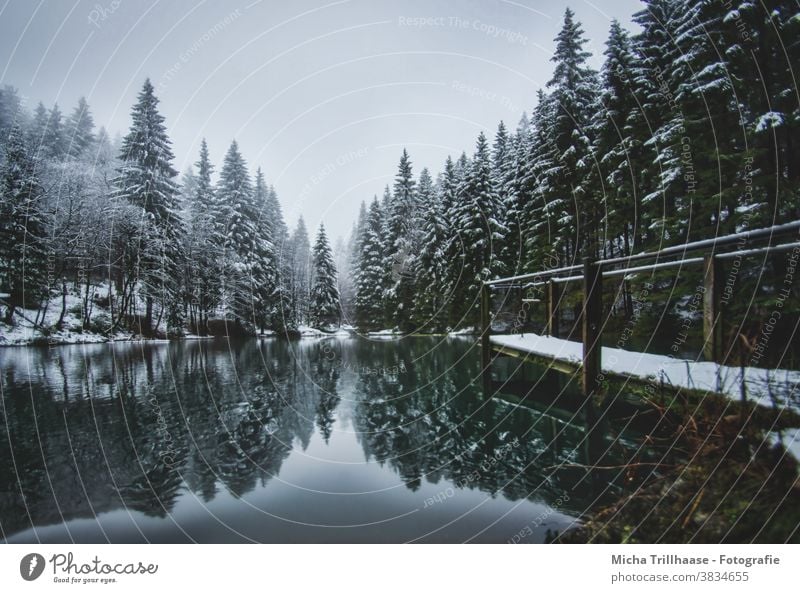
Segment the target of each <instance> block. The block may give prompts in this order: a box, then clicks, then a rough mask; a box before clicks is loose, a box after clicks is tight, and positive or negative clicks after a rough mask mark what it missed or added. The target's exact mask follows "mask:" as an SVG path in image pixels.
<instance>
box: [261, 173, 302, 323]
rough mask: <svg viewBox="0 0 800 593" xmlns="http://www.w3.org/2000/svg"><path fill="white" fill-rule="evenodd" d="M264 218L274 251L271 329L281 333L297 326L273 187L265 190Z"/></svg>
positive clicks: (285, 244)
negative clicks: (275, 267) (275, 268)
mask: <svg viewBox="0 0 800 593" xmlns="http://www.w3.org/2000/svg"><path fill="white" fill-rule="evenodd" d="M264 213H265V214H264V216H265V218H266V220H267V221H268V223H269V226H268V231H269V240H270V242H271V243H272V248H273V251H274V257H275V265H276V266H277V278H276V285H275V292H274V294H273V296H272V301H273V302H272V320H271V325H272V329H273V330H275V331H277V332H281V333H283V332H285V331H286V330H289V329H295V328H296V327H297V323H296V319H295V314H294V309H293V306H294V304H293V302H292V279H293V277H292V274H293V270H292V259H291V248H290V239H289V230H288V228H287V227H286V221H285V220H284V218H283V211H282V209H281V204H280V202H279V201H278V194H277V192H276V191H275V188H274V187H273V186H271V185H270V186H269V188H268V189H267V201H266V205H265V207H264Z"/></svg>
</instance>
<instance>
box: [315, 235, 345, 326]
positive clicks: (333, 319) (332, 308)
mask: <svg viewBox="0 0 800 593" xmlns="http://www.w3.org/2000/svg"><path fill="white" fill-rule="evenodd" d="M312 259H313V264H312V266H313V267H312V285H311V301H310V303H309V312H308V316H309V322H310V324H311V326H312V327H317V328H324V327H329V326H331V325H334V324H336V325H338V324H339V323H340V321H341V304H340V302H339V288H338V286H339V285H338V281H337V280H336V265H335V264H334V263H333V254H332V253H331V248H330V245H329V244H328V238H327V236H326V235H325V227H324V226H323V225H320V226H319V233H318V234H317V240H316V242H315V243H314V252H313V254H312Z"/></svg>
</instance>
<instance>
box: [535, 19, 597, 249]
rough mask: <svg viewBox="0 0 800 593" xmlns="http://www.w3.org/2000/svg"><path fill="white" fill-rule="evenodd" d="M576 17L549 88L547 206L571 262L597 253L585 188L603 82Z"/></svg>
mask: <svg viewBox="0 0 800 593" xmlns="http://www.w3.org/2000/svg"><path fill="white" fill-rule="evenodd" d="M574 16H575V15H574V13H573V12H572V11H571V10H570V9H569V8H567V9H566V11H565V12H564V24H563V26H562V28H561V31H560V32H559V34H558V36H557V37H556V39H555V41H556V50H555V53H554V54H553V57H552V58H551V61H552V62H554V63H555V68H554V70H553V77H552V78H551V79H550V81H549V82H548V83H547V86H548V88H550V89H551V91H550V96H549V100H550V101H552V105H553V114H552V115H553V119H552V129H551V132H550V133H551V134H552V143H553V144H552V149H553V152H552V154H551V156H550V158H551V159H552V163H553V166H552V167H551V168H549V169H547V170H546V177H547V178H546V179H545V180H544V202H545V204H546V206H545V207H546V210H547V214H548V219H549V221H550V224H551V225H552V226H551V230H552V235H551V236H552V239H553V246H554V247H555V249H556V250H557V251H558V252H560V254H561V255H562V256H563V258H564V260H565V261H574V260H575V258H576V257H579V255H580V254H581V253H582V252H583V253H584V254H585V255H590V254H591V252H592V251H593V250H595V249H596V247H595V245H594V244H593V239H594V237H595V227H596V225H595V221H594V220H593V218H592V213H593V212H594V210H595V209H594V207H593V205H592V204H591V203H590V196H589V195H588V194H587V191H586V190H587V188H585V187H584V185H583V183H582V182H583V180H584V178H585V175H586V174H587V172H588V171H589V162H588V159H587V158H586V157H587V155H588V154H589V152H590V143H591V141H590V138H589V135H588V131H589V121H590V118H591V109H592V106H593V105H594V102H595V97H596V92H597V76H596V73H595V72H594V71H593V70H591V69H590V68H589V67H588V66H587V65H586V61H587V59H588V58H589V56H590V54H589V52H587V51H586V50H585V49H584V44H585V43H586V38H585V37H584V33H583V29H581V26H580V23H577V22H576V21H575V20H574Z"/></svg>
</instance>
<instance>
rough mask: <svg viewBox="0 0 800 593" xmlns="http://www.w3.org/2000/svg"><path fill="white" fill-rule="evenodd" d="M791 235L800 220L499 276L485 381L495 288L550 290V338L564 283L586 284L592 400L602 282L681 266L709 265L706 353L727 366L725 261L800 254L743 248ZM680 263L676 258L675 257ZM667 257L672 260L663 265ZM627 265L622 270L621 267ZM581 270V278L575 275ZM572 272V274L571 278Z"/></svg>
mask: <svg viewBox="0 0 800 593" xmlns="http://www.w3.org/2000/svg"><path fill="white" fill-rule="evenodd" d="M791 233H800V221H796V222H790V223H787V224H782V225H776V226H772V227H769V228H764V229H755V230H752V231H745V232H742V233H736V234H732V235H724V236H722V237H716V238H714V239H706V240H703V241H694V242H691V243H685V244H683V245H674V246H672V247H667V248H664V249H661V250H659V251H654V252H649V253H648V252H643V253H637V254H633V255H630V256H627V257H616V258H610V259H605V260H602V259H601V260H595V259H592V258H586V259H585V260H584V262H583V264H582V265H573V266H565V267H561V268H554V269H549V270H542V271H541V272H537V273H535V274H519V275H517V276H509V277H507V278H499V279H497V280H491V281H487V282H484V283H483V285H482V288H481V325H482V328H481V329H482V332H481V338H482V339H481V347H482V350H483V352H482V363H483V367H484V369H483V372H484V377H485V378H487V380H488V378H489V377H490V369H489V366H490V364H491V356H490V347H491V345H490V343H489V335H490V333H491V322H492V315H491V309H492V302H491V295H492V292H493V291H494V290H500V289H512V288H520V289H528V288H536V287H540V286H544V287H545V293H544V299H543V300H544V303H545V308H546V323H545V331H546V333H547V334H548V335H551V336H554V337H557V336H558V335H559V327H558V322H559V311H558V305H559V302H560V300H561V296H562V294H563V290H564V289H563V288H559V285H561V284H566V283H568V282H577V281H579V280H581V281H583V307H582V310H581V325H582V332H581V333H582V341H583V363H582V369H583V378H582V384H583V391H584V395H586V396H587V398H591V396H592V395H595V394H597V392H598V389H599V384H598V382H597V377H598V376H599V374H600V371H599V369H601V368H602V367H601V361H600V352H601V348H600V342H601V328H602V323H601V322H602V310H603V302H602V281H603V279H604V278H614V277H619V276H627V275H629V274H636V273H640V272H652V271H656V270H663V269H668V268H676V267H687V266H696V265H702V267H703V336H704V347H703V352H704V354H705V356H706V359H708V360H711V361H713V362H717V363H722V362H723V361H722V360H721V359H722V358H723V352H722V350H723V336H722V310H721V302H720V295H721V292H720V291H721V290H722V288H723V287H722V282H723V279H722V276H723V274H722V266H723V262H725V261H727V260H731V259H736V258H741V257H752V256H754V255H765V256H766V255H774V254H777V253H782V252H787V251H792V250H800V242H798V241H792V242H789V243H780V244H777V245H772V244H770V245H766V246H762V247H755V248H751V249H742V246H744V245H746V244H749V243H752V242H754V241H762V240H764V239H768V240H770V242H771V241H772V240H773V239H774V238H777V237H782V236H785V235H788V234H791ZM731 245H737V246H739V249H737V250H734V251H723V252H722V253H719V252H718V251H717V250H718V249H720V248H724V247H730V246H731ZM697 252H703V255H702V256H701V257H691V258H687V257H684V256H685V255H686V254H688V253H697ZM676 256H677V257H678V259H672V258H674V257H676ZM653 259H655V260H656V261H655V262H654V263H650V264H645V265H638V266H631V265H630V264H631V262H641V261H647V260H653ZM659 259H667V260H668V261H658V260H659ZM620 265H624V267H622V268H618V269H608V268H615V267H616V266H620ZM578 271H581V272H582V273H580V274H575V272H578ZM566 274H571V275H566ZM538 300H539V299H536V298H530V297H526V298H524V299H523V302H525V303H530V302H538Z"/></svg>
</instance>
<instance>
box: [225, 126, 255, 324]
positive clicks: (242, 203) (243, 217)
mask: <svg viewBox="0 0 800 593" xmlns="http://www.w3.org/2000/svg"><path fill="white" fill-rule="evenodd" d="M217 201H218V203H219V204H220V206H221V207H222V212H223V213H224V214H223V220H224V225H223V231H222V232H223V258H222V261H223V267H224V272H223V275H222V278H223V302H222V305H223V309H224V311H225V314H226V316H227V317H230V318H231V319H233V320H234V321H236V323H237V324H238V330H239V331H245V332H251V331H253V330H254V328H255V327H256V322H257V321H258V319H256V315H257V312H256V307H257V306H258V304H259V302H258V299H257V298H256V295H255V294H254V291H253V278H252V274H253V272H254V263H255V262H254V258H255V255H256V253H258V251H259V249H258V242H259V238H258V229H257V226H256V225H257V221H258V211H257V208H256V203H255V199H254V194H253V186H252V183H251V181H250V174H249V173H248V171H247V163H246V162H245V160H244V157H242V154H241V153H240V152H239V145H238V144H237V143H236V141H235V140H234V141H233V142H231V145H230V147H229V148H228V152H227V153H226V154H225V159H224V161H223V165H222V170H221V171H220V176H219V182H218V184H217Z"/></svg>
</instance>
